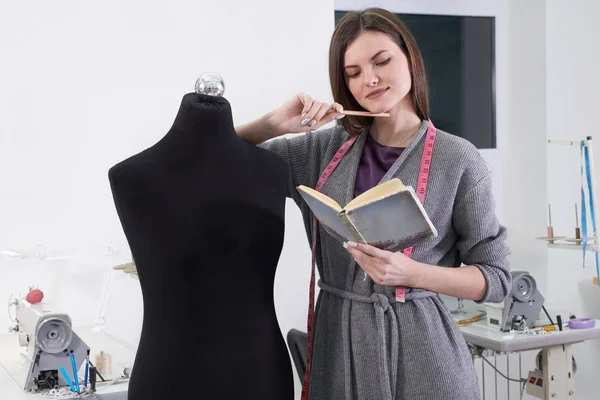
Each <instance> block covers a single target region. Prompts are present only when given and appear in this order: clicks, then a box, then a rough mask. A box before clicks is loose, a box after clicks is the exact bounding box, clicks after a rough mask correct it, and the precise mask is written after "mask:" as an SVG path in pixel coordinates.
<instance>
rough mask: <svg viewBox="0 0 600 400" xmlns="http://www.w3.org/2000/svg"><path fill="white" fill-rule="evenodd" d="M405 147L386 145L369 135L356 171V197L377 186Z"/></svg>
mask: <svg viewBox="0 0 600 400" xmlns="http://www.w3.org/2000/svg"><path fill="white" fill-rule="evenodd" d="M404 149H405V147H390V146H384V145H382V144H380V143H377V142H376V141H375V139H373V138H372V137H371V135H367V139H366V140H365V146H364V148H363V153H362V156H361V158H360V162H359V163H358V170H357V171H356V182H355V184H354V197H356V196H358V195H359V194H361V193H363V192H365V191H367V190H369V189H371V188H372V187H374V186H377V185H378V184H379V181H381V178H383V176H384V175H385V173H386V172H387V171H388V169H390V167H391V166H392V164H394V163H395V162H396V160H397V159H398V157H399V156H400V154H402V151H403V150H404Z"/></svg>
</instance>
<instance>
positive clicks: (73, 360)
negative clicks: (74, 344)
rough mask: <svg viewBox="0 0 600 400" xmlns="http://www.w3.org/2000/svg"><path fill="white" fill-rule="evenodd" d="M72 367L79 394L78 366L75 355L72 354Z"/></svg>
mask: <svg viewBox="0 0 600 400" xmlns="http://www.w3.org/2000/svg"><path fill="white" fill-rule="evenodd" d="M71 365H72V366H73V383H74V384H75V391H76V392H77V393H80V392H79V378H78V377H77V364H76V363H75V354H73V353H71Z"/></svg>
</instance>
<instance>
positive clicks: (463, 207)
mask: <svg viewBox="0 0 600 400" xmlns="http://www.w3.org/2000/svg"><path fill="white" fill-rule="evenodd" d="M427 126H428V121H423V123H422V125H421V128H420V130H419V132H418V133H417V135H416V136H415V139H414V140H413V141H412V142H411V144H410V145H409V146H408V147H407V148H406V149H405V150H404V151H403V152H402V154H401V155H400V157H399V158H398V160H397V161H396V162H395V163H394V165H393V166H392V167H391V168H390V169H389V171H388V172H387V173H386V175H385V176H384V177H383V178H382V182H383V181H386V180H388V179H391V178H394V177H397V178H400V180H401V181H402V182H403V183H404V184H406V185H410V186H412V187H413V188H416V180H417V176H418V171H419V167H420V163H421V155H422V151H423V146H424V142H425V133H426V131H427ZM367 134H368V129H365V130H364V131H363V133H361V135H360V137H359V138H358V140H357V141H356V143H355V144H354V145H353V146H352V148H351V149H350V151H349V152H348V153H347V154H346V156H345V157H344V158H343V159H342V161H341V162H340V164H339V165H338V167H337V168H336V169H335V171H334V173H333V174H332V175H331V177H330V178H329V180H328V181H327V183H326V184H325V186H324V187H323V189H322V192H323V193H325V194H327V195H328V196H330V197H331V198H333V199H334V200H336V201H337V202H338V203H339V204H340V205H342V206H343V205H345V204H346V203H348V202H349V201H350V200H351V199H352V197H353V191H354V181H355V177H356V170H357V167H358V163H359V160H360V158H361V155H362V149H363V146H364V143H365V139H366V135H367ZM348 138H349V134H348V133H347V132H346V131H345V130H344V129H343V127H341V126H335V127H333V128H329V129H323V130H320V131H316V132H309V133H306V134H300V135H295V136H292V137H283V138H277V139H273V140H270V141H267V142H265V143H263V144H261V145H260V146H261V147H263V148H266V149H269V150H271V151H274V152H275V153H277V154H279V155H280V156H282V157H283V158H284V159H286V160H287V161H288V164H289V176H290V179H289V187H288V196H289V197H291V198H292V199H293V200H294V201H295V202H296V204H297V205H298V206H299V207H300V210H301V212H302V216H303V220H304V225H305V229H306V233H307V235H308V239H309V243H310V242H311V240H312V229H311V227H312V214H311V213H310V210H309V209H308V207H307V206H306V204H305V203H304V202H303V201H302V199H301V197H300V196H299V194H298V191H297V189H296V187H297V186H298V185H301V184H302V185H306V186H310V187H313V188H314V187H315V186H316V183H317V180H318V178H319V175H320V173H321V172H322V171H323V169H324V168H325V167H326V166H327V164H328V163H329V161H330V160H331V158H332V157H333V155H334V153H335V152H336V151H337V150H338V149H339V148H340V146H341V145H342V144H343V143H344V142H345V141H346V140H347V139H348ZM424 207H425V210H426V211H427V213H428V215H429V217H430V218H431V220H432V222H433V224H434V225H435V227H436V229H437V231H438V233H439V235H438V237H437V238H433V239H429V240H427V241H425V242H423V243H420V244H418V245H416V246H414V248H413V253H412V258H413V259H415V260H417V261H420V262H423V263H427V264H435V265H439V266H444V267H458V266H460V265H461V263H463V264H466V265H475V266H477V267H478V268H479V269H480V270H481V272H482V273H483V275H484V277H485V280H486V283H487V288H486V293H485V296H484V298H483V299H481V300H480V302H487V301H491V302H500V301H502V300H503V299H504V298H505V297H506V296H507V294H508V290H509V288H510V285H511V278H510V270H509V265H508V255H509V249H508V247H507V243H506V235H507V234H506V229H505V228H504V227H503V226H501V225H500V224H499V223H498V220H497V218H496V216H495V212H494V207H495V205H494V199H493V196H492V189H491V177H490V173H489V171H488V169H487V167H486V164H485V162H484V160H483V159H482V157H481V156H480V154H479V152H478V151H477V149H476V148H475V147H474V146H473V145H472V144H471V143H469V142H468V141H466V140H464V139H462V138H459V137H457V136H453V135H451V134H448V133H446V132H443V131H440V130H438V132H437V136H436V140H435V145H434V150H433V157H432V162H431V168H430V175H429V182H428V186H427V193H426V197H425V204H424ZM317 264H318V271H319V276H320V277H321V280H322V282H320V287H321V291H320V292H319V297H318V299H317V304H316V315H315V336H314V352H313V361H312V374H311V381H310V399H311V400H338V399H340V400H341V399H345V400H371V399H377V400H380V399H383V400H396V399H411V400H414V399H444V400H454V399H456V400H471V399H479V398H480V393H479V385H478V382H477V376H476V373H475V369H474V365H473V362H472V359H471V356H470V353H469V350H468V348H467V346H466V343H465V340H464V338H463V336H462V334H461V332H460V330H459V328H458V326H457V325H456V322H455V321H454V320H453V318H452V315H451V314H450V313H449V311H448V309H447V307H446V305H445V304H444V303H443V301H442V300H441V299H440V297H439V296H438V295H437V294H435V293H432V292H429V291H426V290H424V289H419V288H413V289H408V292H409V293H407V302H406V303H395V301H394V288H393V287H390V286H381V285H377V284H375V283H374V282H373V281H372V280H370V279H366V280H364V279H363V277H364V273H363V272H362V270H361V268H360V266H358V265H357V264H356V263H355V262H354V261H353V259H352V258H351V257H350V255H349V253H348V252H347V251H346V250H345V249H344V248H343V247H342V244H341V243H340V242H339V241H338V240H336V239H335V238H333V237H332V236H330V235H328V234H327V233H326V232H325V231H324V230H323V229H322V228H319V232H318V242H317Z"/></svg>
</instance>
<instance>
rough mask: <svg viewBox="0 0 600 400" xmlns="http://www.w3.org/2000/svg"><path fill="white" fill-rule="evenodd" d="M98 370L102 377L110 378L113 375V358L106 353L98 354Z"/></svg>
mask: <svg viewBox="0 0 600 400" xmlns="http://www.w3.org/2000/svg"><path fill="white" fill-rule="evenodd" d="M95 365H96V369H97V370H98V372H100V375H105V376H110V375H111V374H112V356H111V355H110V354H108V353H105V352H104V351H101V352H100V354H96V363H95Z"/></svg>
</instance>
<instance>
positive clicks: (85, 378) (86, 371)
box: [83, 349, 90, 389]
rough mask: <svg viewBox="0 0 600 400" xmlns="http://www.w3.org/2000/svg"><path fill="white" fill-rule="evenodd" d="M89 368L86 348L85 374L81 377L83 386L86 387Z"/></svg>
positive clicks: (88, 353)
mask: <svg viewBox="0 0 600 400" xmlns="http://www.w3.org/2000/svg"><path fill="white" fill-rule="evenodd" d="M89 368H90V350H89V349H88V351H87V355H86V356H85V375H84V378H83V387H85V388H86V389H87V382H88V370H89Z"/></svg>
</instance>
